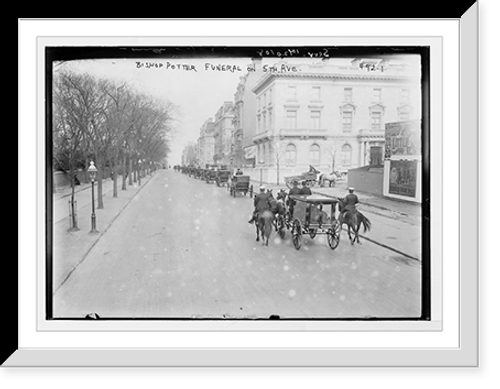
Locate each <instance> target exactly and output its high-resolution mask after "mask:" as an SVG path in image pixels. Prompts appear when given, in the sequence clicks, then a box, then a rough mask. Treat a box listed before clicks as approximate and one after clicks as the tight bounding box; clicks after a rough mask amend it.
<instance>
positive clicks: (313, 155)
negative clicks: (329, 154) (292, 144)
mask: <svg viewBox="0 0 500 389" xmlns="http://www.w3.org/2000/svg"><path fill="white" fill-rule="evenodd" d="M319 150H320V149H319V146H318V145H317V144H313V145H311V147H310V148H309V161H310V163H311V165H313V166H314V165H319V157H320V154H319Z"/></svg>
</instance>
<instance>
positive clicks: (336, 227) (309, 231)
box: [276, 194, 341, 250]
mask: <svg viewBox="0 0 500 389" xmlns="http://www.w3.org/2000/svg"><path fill="white" fill-rule="evenodd" d="M289 201H293V202H294V205H293V214H292V215H290V213H289V212H286V213H285V215H281V216H279V215H278V217H277V219H276V229H277V231H278V234H279V235H280V237H281V238H282V239H283V238H284V237H285V228H286V229H288V230H290V232H291V233H292V242H293V245H294V247H295V248H296V249H297V250H299V249H300V248H301V246H302V236H303V235H309V236H310V237H311V239H314V238H315V237H316V235H317V234H324V235H326V236H327V240H328V245H329V246H330V248H331V249H332V250H335V249H336V248H337V246H338V245H339V242H340V231H341V227H340V223H339V221H338V220H337V218H336V217H335V208H336V206H337V202H338V200H337V199H335V198H331V197H326V196H322V195H316V194H314V195H310V196H293V195H292V196H289ZM328 206H330V212H329V214H328V213H327V212H326V209H327V207H328Z"/></svg>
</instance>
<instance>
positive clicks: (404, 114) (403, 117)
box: [399, 111, 410, 121]
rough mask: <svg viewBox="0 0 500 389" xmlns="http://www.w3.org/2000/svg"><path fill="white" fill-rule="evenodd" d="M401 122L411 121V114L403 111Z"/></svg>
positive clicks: (400, 114)
mask: <svg viewBox="0 0 500 389" xmlns="http://www.w3.org/2000/svg"><path fill="white" fill-rule="evenodd" d="M399 120H401V121H405V120H410V112H408V111H401V112H400V113H399Z"/></svg>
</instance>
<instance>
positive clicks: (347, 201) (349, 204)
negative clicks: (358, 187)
mask: <svg viewBox="0 0 500 389" xmlns="http://www.w3.org/2000/svg"><path fill="white" fill-rule="evenodd" d="M358 203H359V200H358V196H356V195H355V194H354V188H349V194H348V195H347V196H346V197H344V212H347V211H355V210H356V204H358Z"/></svg>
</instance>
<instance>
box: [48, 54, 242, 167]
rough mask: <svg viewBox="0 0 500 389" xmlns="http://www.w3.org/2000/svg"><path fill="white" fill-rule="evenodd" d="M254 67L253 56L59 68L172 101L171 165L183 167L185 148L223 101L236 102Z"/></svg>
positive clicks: (78, 63) (81, 63)
mask: <svg viewBox="0 0 500 389" xmlns="http://www.w3.org/2000/svg"><path fill="white" fill-rule="evenodd" d="M251 63H252V61H251V59H250V58H230V59H227V60H226V59H224V58H216V59H213V58H212V59H199V58H189V59H157V60H152V59H144V60H141V59H97V60H78V61H69V62H65V63H63V64H62V65H60V66H59V67H58V69H62V68H65V69H72V70H74V71H77V72H85V73H89V74H93V75H95V76H97V77H101V78H105V79H109V80H116V81H117V82H119V83H122V82H126V83H127V85H128V86H131V87H133V88H134V89H135V90H137V91H138V92H143V93H146V94H148V95H151V96H154V97H157V98H159V99H161V100H164V101H166V102H171V103H173V104H174V105H175V107H176V109H175V111H174V115H173V116H174V123H173V125H174V127H175V129H176V135H175V138H174V141H173V143H172V145H171V148H172V150H171V153H170V156H169V164H171V165H174V164H178V163H180V161H181V159H180V158H181V154H182V150H183V148H184V146H185V145H186V144H187V143H188V142H189V141H192V142H194V141H196V139H197V138H198V135H199V131H200V128H201V127H202V125H203V123H204V122H205V121H206V120H207V119H208V118H213V117H214V116H215V113H216V112H217V111H218V109H219V108H220V106H221V105H222V103H223V102H224V101H234V94H235V93H236V87H237V85H238V82H239V79H240V77H242V76H244V75H245V74H246V72H247V65H249V64H251ZM206 64H208V65H206ZM212 65H213V66H214V67H212ZM217 65H226V67H225V68H222V67H219V68H217ZM238 67H239V68H238ZM222 69H224V70H222Z"/></svg>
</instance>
